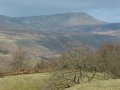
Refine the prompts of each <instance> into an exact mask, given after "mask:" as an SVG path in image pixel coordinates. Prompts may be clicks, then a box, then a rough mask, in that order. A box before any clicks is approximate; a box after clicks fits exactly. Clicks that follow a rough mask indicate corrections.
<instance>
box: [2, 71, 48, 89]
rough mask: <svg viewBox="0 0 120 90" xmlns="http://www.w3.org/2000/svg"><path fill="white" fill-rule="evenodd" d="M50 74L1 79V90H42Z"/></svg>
mask: <svg viewBox="0 0 120 90" xmlns="http://www.w3.org/2000/svg"><path fill="white" fill-rule="evenodd" d="M49 76H50V74H48V73H41V74H29V75H17V76H8V77H3V78H0V90H40V88H41V87H42V86H43V85H44V83H45V80H46V79H47V78H49Z"/></svg>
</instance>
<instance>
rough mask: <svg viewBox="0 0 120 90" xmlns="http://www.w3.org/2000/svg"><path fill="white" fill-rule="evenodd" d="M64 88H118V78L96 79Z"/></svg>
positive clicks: (93, 89) (119, 80)
mask: <svg viewBox="0 0 120 90" xmlns="http://www.w3.org/2000/svg"><path fill="white" fill-rule="evenodd" d="M65 90H120V79H114V80H112V79H111V80H96V81H92V82H90V83H83V84H79V85H76V86H74V87H71V88H69V89H65Z"/></svg>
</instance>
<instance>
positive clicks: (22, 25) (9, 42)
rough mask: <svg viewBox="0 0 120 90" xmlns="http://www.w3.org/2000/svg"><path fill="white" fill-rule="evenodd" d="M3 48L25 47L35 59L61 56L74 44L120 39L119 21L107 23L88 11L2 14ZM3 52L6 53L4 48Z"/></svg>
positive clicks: (95, 45) (94, 43)
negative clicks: (20, 15)
mask: <svg viewBox="0 0 120 90" xmlns="http://www.w3.org/2000/svg"><path fill="white" fill-rule="evenodd" d="M0 38H2V39H1V40H0V48H3V49H5V50H6V51H8V52H9V53H8V55H7V56H8V57H10V55H9V54H11V53H14V52H15V51H16V50H17V48H18V47H22V48H24V49H25V50H26V51H27V52H28V54H29V56H30V58H32V59H34V60H40V59H49V58H51V56H53V55H55V56H60V55H59V52H61V51H63V50H66V49H68V48H71V47H76V46H81V47H82V46H84V45H85V44H86V45H89V46H90V47H93V48H96V47H99V45H100V44H101V43H103V42H120V23H105V22H103V21H100V20H97V19H95V18H93V17H91V16H89V15H88V14H86V13H82V12H80V13H64V14H56V15H44V16H31V17H8V16H2V15H1V16H0ZM0 54H2V55H3V54H4V53H3V52H1V53H0Z"/></svg>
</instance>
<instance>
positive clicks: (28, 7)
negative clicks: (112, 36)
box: [0, 0, 120, 22]
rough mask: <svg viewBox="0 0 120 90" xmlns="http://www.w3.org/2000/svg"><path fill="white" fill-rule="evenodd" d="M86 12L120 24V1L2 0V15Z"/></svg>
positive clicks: (0, 8)
mask: <svg viewBox="0 0 120 90" xmlns="http://www.w3.org/2000/svg"><path fill="white" fill-rule="evenodd" d="M67 12H85V13H87V14H89V15H91V16H93V17H95V18H97V19H100V20H103V21H106V22H120V0H0V15H6V16H12V17H23V16H38V15H51V14H58V13H67Z"/></svg>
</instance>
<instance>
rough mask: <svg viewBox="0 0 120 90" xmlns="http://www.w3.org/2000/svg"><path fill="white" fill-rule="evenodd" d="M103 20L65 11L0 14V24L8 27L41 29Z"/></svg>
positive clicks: (96, 22) (98, 22)
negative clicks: (29, 15)
mask: <svg viewBox="0 0 120 90" xmlns="http://www.w3.org/2000/svg"><path fill="white" fill-rule="evenodd" d="M102 23H104V22H102V21H99V20H96V19H94V18H93V17H91V16H89V15H88V14H86V13H65V14H56V15H46V16H31V17H8V16H0V26H1V27H4V28H9V29H17V28H18V29H26V30H28V29H32V30H43V29H49V28H58V27H61V26H62V27H63V26H74V25H94V24H102Z"/></svg>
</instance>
